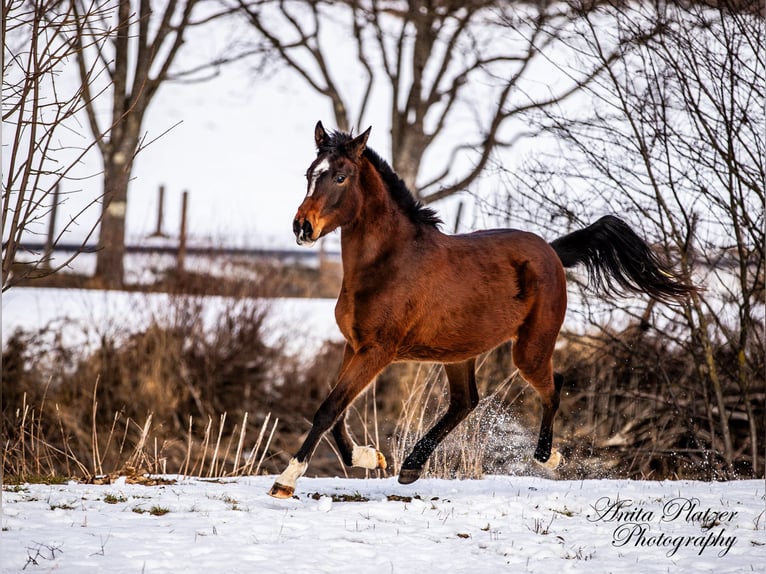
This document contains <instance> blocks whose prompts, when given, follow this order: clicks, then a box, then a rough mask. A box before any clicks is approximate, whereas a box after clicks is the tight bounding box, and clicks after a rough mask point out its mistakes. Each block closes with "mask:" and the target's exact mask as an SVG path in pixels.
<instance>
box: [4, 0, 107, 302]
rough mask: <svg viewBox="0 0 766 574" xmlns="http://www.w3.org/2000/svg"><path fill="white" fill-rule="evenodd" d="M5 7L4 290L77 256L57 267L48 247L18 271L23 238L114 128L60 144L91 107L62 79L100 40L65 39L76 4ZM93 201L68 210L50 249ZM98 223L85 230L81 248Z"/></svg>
mask: <svg viewBox="0 0 766 574" xmlns="http://www.w3.org/2000/svg"><path fill="white" fill-rule="evenodd" d="M2 11H3V18H2V27H3V28H2V35H3V61H2V70H3V115H2V120H3V139H4V140H5V141H4V144H5V145H4V148H3V174H2V184H3V192H2V208H3V212H2V229H3V263H2V265H3V268H2V280H3V290H6V289H8V288H10V287H11V286H13V285H14V284H17V283H18V282H19V281H21V280H24V279H28V278H36V277H41V276H44V275H47V274H50V273H54V272H55V271H57V270H58V269H60V268H62V267H64V266H66V265H68V264H69V263H70V262H71V261H72V259H73V258H74V257H75V256H76V255H77V253H73V254H72V255H71V256H69V257H67V258H65V260H63V261H61V260H58V261H56V263H55V265H54V266H52V265H51V259H50V252H49V250H45V251H43V252H35V253H28V254H25V256H24V259H25V260H26V261H25V262H24V264H23V265H21V264H19V265H16V266H15V268H14V263H15V262H16V260H17V256H18V255H19V247H20V245H21V243H22V242H23V241H24V239H25V237H26V238H27V239H28V237H29V236H30V235H32V236H33V235H34V234H43V233H45V227H44V223H45V220H46V219H47V218H48V217H49V216H50V212H51V211H52V210H55V208H56V207H57V204H58V203H60V202H61V201H63V199H62V198H63V197H65V194H66V193H71V192H72V191H73V190H72V187H73V186H77V185H79V184H78V183H77V181H76V179H77V178H81V177H83V174H82V173H79V172H78V170H77V166H78V163H79V162H80V161H81V160H82V158H83V157H84V156H85V155H86V154H87V153H88V151H89V150H90V149H91V148H92V147H93V146H94V145H96V142H97V141H100V140H101V139H103V138H104V137H105V136H106V135H107V133H108V131H109V128H110V126H109V125H106V126H104V127H103V130H102V131H98V132H95V133H94V134H93V139H90V140H89V143H86V144H85V145H83V146H81V147H80V148H71V149H65V148H64V147H63V146H62V144H61V141H60V140H61V139H62V135H63V134H65V133H66V132H70V131H77V130H78V123H77V116H78V114H79V113H80V112H81V110H82V109H83V107H84V106H85V105H86V102H84V100H83V89H81V88H80V87H78V86H76V85H73V83H72V82H71V81H67V79H63V78H61V76H62V74H63V71H64V69H65V68H66V66H67V64H68V62H69V60H70V59H72V58H74V57H76V55H77V52H78V51H79V50H80V49H82V47H84V46H87V45H88V43H93V42H98V41H99V40H100V39H101V38H100V37H99V36H98V35H94V36H92V37H91V38H89V39H88V40H87V41H84V42H83V44H82V47H81V46H75V45H73V44H72V43H71V42H69V41H68V38H69V37H70V36H71V35H72V34H73V32H74V30H75V28H76V22H75V19H74V11H73V9H72V7H71V6H69V5H67V4H66V3H63V4H62V3H61V2H59V1H56V0H37V1H35V2H29V1H15V2H14V1H9V2H4V3H3V6H2ZM107 13H108V9H106V11H105V10H104V9H102V8H101V7H99V6H96V5H93V6H89V7H88V8H87V9H86V10H84V11H82V12H81V13H80V14H79V18H80V19H81V20H83V21H92V20H99V19H101V18H103V17H105V15H106V14H107ZM100 71H101V62H94V63H93V65H91V66H90V67H88V68H86V69H85V70H83V87H84V88H87V87H89V86H90V85H91V84H92V83H93V81H94V78H95V76H97V75H98V73H99V72H100ZM98 96H99V93H98V92H97V91H93V93H91V94H90V97H91V98H93V99H95V98H97V97H98ZM6 138H7V139H6ZM85 175H91V176H92V175H95V174H85ZM59 187H62V188H66V189H65V190H64V193H62V195H61V196H59V195H58V194H57V193H56V190H57V189H58V188H59ZM96 201H97V200H96V199H93V200H92V201H91V202H90V203H89V204H86V205H85V207H84V208H83V209H82V210H81V211H80V213H79V214H75V215H70V219H69V221H67V222H66V223H65V225H64V226H63V228H62V229H60V230H58V232H57V233H56V234H55V235H51V236H50V237H49V241H48V245H47V247H48V248H51V247H53V245H55V243H57V242H58V241H59V240H60V239H61V238H63V237H64V236H65V235H66V234H67V232H68V231H70V230H71V229H72V228H73V227H74V226H75V225H77V224H78V222H79V220H80V219H83V218H81V217H80V216H81V215H83V214H84V212H85V211H87V210H88V208H91V207H93V206H94V204H95V203H96ZM97 225H98V222H96V223H95V224H93V225H91V227H90V228H89V229H87V230H86V231H85V233H84V239H82V243H83V245H84V244H85V243H86V242H87V241H88V239H89V237H90V236H91V235H92V234H93V233H94V231H95V228H96V226H97ZM52 231H54V233H55V230H52ZM81 236H82V234H81ZM51 239H52V241H50V240H51ZM12 269H13V273H12Z"/></svg>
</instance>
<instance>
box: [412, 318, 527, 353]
mask: <svg viewBox="0 0 766 574" xmlns="http://www.w3.org/2000/svg"><path fill="white" fill-rule="evenodd" d="M509 311H510V312H509ZM525 315H526V312H525V309H522V308H519V309H509V308H508V307H506V308H504V309H502V310H485V312H483V313H478V314H470V313H469V314H468V315H467V316H466V317H462V318H461V317H455V316H450V317H445V318H443V320H441V321H436V322H434V324H430V323H429V324H424V325H415V326H414V328H413V329H412V330H411V331H410V333H408V335H407V336H406V337H405V339H404V341H403V342H402V344H401V345H400V347H399V349H398V352H397V360H400V361H435V362H440V363H451V362H459V361H464V360H467V359H470V358H471V357H475V356H476V355H479V354H481V353H485V352H487V351H490V350H492V349H494V348H495V347H497V346H498V345H500V344H502V343H504V342H506V341H509V340H511V339H513V338H514V337H515V336H516V333H517V331H518V329H519V327H520V326H521V324H522V323H523V319H524V317H525Z"/></svg>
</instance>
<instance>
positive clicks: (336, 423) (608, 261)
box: [269, 122, 693, 498]
mask: <svg viewBox="0 0 766 574" xmlns="http://www.w3.org/2000/svg"><path fill="white" fill-rule="evenodd" d="M370 131H371V128H370V129H368V130H367V131H365V132H364V133H362V134H361V135H359V136H357V137H353V136H352V135H349V134H346V133H342V132H337V131H336V132H330V133H328V132H326V131H325V129H324V127H323V126H322V123H321V122H319V123H317V125H316V127H315V129H314V140H315V143H316V147H317V156H316V159H315V160H314V161H313V162H312V163H311V165H310V166H309V168H308V171H307V172H306V179H307V192H306V196H305V198H304V200H303V202H302V203H301V205H300V207H298V211H297V213H296V215H295V220H294V222H293V232H294V233H295V237H296V240H297V242H298V244H299V245H311V244H313V243H314V242H315V241H317V240H318V239H319V238H320V237H323V236H325V235H327V234H328V233H330V232H331V231H333V230H335V229H338V228H340V232H341V233H340V240H341V258H342V262H343V281H342V286H341V290H340V294H339V295H338V301H337V304H336V306H335V319H336V321H337V324H338V327H339V328H340V331H341V333H342V334H343V337H344V338H345V341H346V343H345V348H344V352H343V361H342V364H341V368H340V372H339V375H338V379H337V383H336V384H335V386H334V388H333V389H332V391H331V392H330V394H329V396H328V397H327V398H326V399H325V401H324V402H323V403H322V404H321V406H320V407H319V409H318V410H317V412H316V414H315V415H314V419H313V424H312V427H311V430H310V431H309V433H308V435H307V436H306V439H305V440H304V442H303V444H302V446H301V447H300V449H299V450H298V452H297V453H296V454H295V456H294V457H293V458H292V459H291V460H290V462H289V464H288V466H287V468H286V469H285V471H284V472H283V473H282V474H280V475H279V476H278V477H277V479H276V481H275V483H274V485H273V487H272V488H271V490H270V491H269V494H270V495H272V496H274V497H277V498H288V497H291V496H293V494H294V492H295V485H296V481H297V480H298V478H300V477H301V476H302V475H303V474H304V473H305V472H306V469H307V467H308V463H309V460H310V458H311V456H312V454H313V453H314V450H315V448H316V446H317V444H318V443H319V441H320V439H321V437H322V436H323V435H324V434H325V433H326V432H327V431H330V430H331V431H332V434H333V437H334V438H335V441H336V442H337V445H338V449H339V452H340V454H341V456H342V458H343V462H344V463H345V464H346V465H348V466H356V467H362V468H367V469H376V468H386V459H385V457H384V456H383V454H382V453H380V452H379V451H378V450H377V449H376V448H374V447H371V446H359V445H357V444H355V443H354V442H353V440H352V439H351V436H350V434H349V431H348V429H347V427H346V410H347V409H348V407H349V406H350V405H351V403H352V402H353V401H354V400H355V399H356V398H357V396H359V395H360V394H361V393H362V391H364V389H365V388H366V387H367V386H368V385H369V384H370V383H371V382H372V381H373V380H374V378H375V377H376V376H377V375H378V373H379V372H380V371H381V370H383V368H384V367H386V366H387V365H388V364H390V363H392V362H397V361H429V362H436V363H442V364H443V365H444V369H445V371H446V374H447V380H448V384H449V392H450V399H449V406H448V408H447V410H446V412H445V413H444V414H443V415H442V417H441V419H440V420H439V421H438V422H437V423H436V424H435V426H434V427H433V428H432V429H430V430H429V431H428V432H427V433H426V435H425V436H423V437H422V438H421V439H420V440H419V442H418V443H417V444H416V445H415V447H414V448H413V450H412V452H411V453H410V454H409V456H407V458H406V459H405V460H404V462H403V464H402V468H401V470H400V473H399V482H400V483H402V484H408V483H411V482H414V481H416V480H417V479H418V478H419V477H420V473H421V472H422V470H423V466H424V465H425V463H426V461H427V460H428V458H429V457H430V456H431V454H432V453H433V451H434V449H435V448H436V447H437V446H438V445H439V443H440V442H441V441H442V440H443V439H444V437H445V436H446V435H447V434H448V433H449V432H450V431H451V430H452V429H453V428H455V426H457V425H458V424H459V423H460V422H461V421H462V420H463V419H464V418H465V417H466V416H467V415H468V414H469V413H470V412H471V410H473V408H474V407H476V405H477V404H478V402H479V395H478V391H477V388H476V379H475V365H476V357H477V356H478V355H479V354H481V353H484V352H487V351H489V350H491V349H493V348H495V347H497V346H498V345H500V344H501V343H504V342H506V341H509V340H510V341H512V342H513V345H512V355H513V361H514V363H515V365H516V367H517V368H518V369H519V373H520V374H521V376H522V377H523V378H524V379H525V380H526V381H527V382H528V383H529V384H530V385H531V386H532V387H533V388H534V389H535V391H537V393H538V394H539V396H540V399H541V401H542V407H543V409H542V422H541V425H540V434H539V438H538V442H537V448H536V449H535V452H534V458H535V459H536V460H537V461H538V462H540V463H546V464H549V465H551V466H555V464H557V461H558V459H559V458H560V457H559V455H558V453H557V452H556V451H555V450H553V451H552V442H553V419H554V416H555V414H556V411H557V409H558V406H559V392H560V390H561V386H562V382H563V381H562V377H561V375H560V374H558V373H554V371H553V364H552V355H553V349H554V345H555V343H556V338H557V337H558V334H559V329H560V328H561V324H562V322H563V320H564V313H565V310H566V304H567V291H566V278H565V275H564V268H565V267H573V266H575V265H578V264H584V265H585V266H586V268H587V270H588V272H589V276H590V277H591V282H592V283H595V285H596V286H597V287H600V288H610V287H614V288H617V289H618V290H620V291H622V290H630V291H634V292H643V293H646V294H648V295H649V296H651V297H653V298H656V299H659V300H663V301H673V300H680V299H682V298H684V297H686V296H687V295H688V294H689V293H690V292H691V291H692V290H693V287H691V286H690V285H687V284H686V283H684V282H683V281H681V280H680V279H679V278H677V277H676V276H674V274H673V273H672V272H671V271H670V270H669V269H668V268H667V267H665V266H664V265H663V264H662V263H661V262H660V261H659V259H658V258H657V257H656V256H655V255H654V253H653V252H652V250H651V249H650V248H649V246H648V245H647V244H646V243H645V242H644V241H643V240H642V239H641V238H640V237H639V236H638V235H636V233H635V232H633V231H632V230H631V228H630V227H629V226H628V225H627V224H625V223H624V222H623V221H621V220H620V219H618V218H616V217H614V216H605V217H603V218H601V219H599V220H598V221H596V222H595V223H594V224H592V225H590V226H589V227H586V228H584V229H581V230H579V231H575V232H573V233H570V234H568V235H565V236H564V237H561V238H559V239H556V240H555V241H553V242H552V243H548V242H546V241H545V240H543V239H542V238H541V237H539V236H537V235H535V234H532V233H528V232H525V231H519V230H515V229H495V230H487V231H478V232H474V233H469V234H465V235H447V234H444V233H442V232H441V231H440V230H439V224H440V223H441V221H440V219H439V218H438V217H437V215H436V213H435V212H434V211H433V210H432V209H430V208H427V207H425V206H423V205H422V204H421V203H420V202H418V201H417V200H416V199H415V198H414V196H413V195H412V194H411V193H410V191H409V190H408V189H407V187H406V186H405V184H404V182H403V181H402V180H401V179H400V178H399V177H398V176H397V175H396V173H394V171H393V170H392V169H391V167H389V165H388V164H387V163H386V162H385V161H384V160H383V159H381V157H380V156H379V155H378V154H376V153H375V152H374V151H373V150H371V149H370V148H368V147H367V139H368V137H369V135H370ZM552 454H553V455H552Z"/></svg>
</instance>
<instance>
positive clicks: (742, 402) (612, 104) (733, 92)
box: [515, 2, 766, 476]
mask: <svg viewBox="0 0 766 574" xmlns="http://www.w3.org/2000/svg"><path fill="white" fill-rule="evenodd" d="M581 24H582V28H581V37H582V38H584V39H586V40H587V45H588V48H589V49H588V51H587V53H588V54H589V58H592V59H595V60H596V62H598V63H602V64H606V57H605V54H607V53H609V51H610V49H611V46H615V45H619V46H622V47H623V52H622V54H621V57H620V58H619V59H617V60H615V61H614V62H612V63H611V64H610V65H608V66H607V67H606V69H607V71H608V73H607V74H605V75H603V76H602V77H600V78H599V80H598V81H597V82H593V83H592V84H591V85H590V86H589V88H588V89H589V91H590V94H591V96H592V99H591V101H590V102H589V103H588V105H585V106H584V107H585V109H589V110H592V112H591V113H588V114H585V115H583V114H582V110H581V109H580V110H569V111H570V112H572V113H571V114H570V115H566V114H563V115H556V116H552V115H551V114H546V115H545V117H544V118H542V119H541V121H542V122H543V123H545V124H548V125H549V124H550V123H551V121H552V122H553V123H554V125H555V130H554V132H555V135H556V137H557V138H558V139H559V141H562V142H565V149H567V150H568V153H566V154H565V157H564V158H563V160H557V159H556V158H552V157H550V156H548V157H545V158H544V159H543V160H542V161H541V162H538V163H537V164H536V165H535V166H533V169H532V171H533V172H534V174H535V175H537V177H536V178H534V179H532V180H531V181H532V182H533V183H531V184H529V183H524V182H523V179H522V178H518V179H516V180H515V183H516V185H515V189H516V190H517V192H518V193H517V194H516V198H515V201H516V204H517V205H518V202H519V201H520V200H519V196H522V195H523V196H524V197H525V198H526V201H527V203H528V204H530V205H536V206H538V208H539V207H540V206H543V207H542V209H543V210H545V211H547V212H548V213H549V214H553V215H561V216H564V217H563V218H561V219H560V221H563V222H567V221H568V222H570V223H574V222H575V221H578V223H579V222H580V221H582V220H589V219H592V218H593V217H594V216H595V215H596V214H595V213H594V211H595V210H607V209H608V210H610V211H619V212H621V213H623V214H625V215H626V217H632V218H634V219H635V220H636V221H637V222H641V223H643V224H644V226H645V228H646V230H647V235H650V236H654V237H657V238H658V248H661V249H663V250H664V252H665V254H666V255H667V256H668V258H669V259H672V260H674V261H680V265H681V268H682V270H683V271H684V272H685V273H687V274H689V275H691V276H693V277H694V279H695V281H696V282H697V283H699V284H700V285H701V286H702V287H703V290H702V291H701V292H700V293H699V294H698V295H695V296H694V297H693V298H692V299H691V300H690V301H689V304H688V305H687V306H686V307H685V308H682V309H676V310H671V309H663V310H660V309H659V308H655V309H652V308H651V307H649V308H644V310H641V309H640V308H639V309H638V310H637V312H636V315H635V317H636V319H637V320H643V321H644V322H646V320H647V318H648V317H650V316H651V315H654V319H653V322H654V324H655V325H659V327H658V328H659V329H662V330H664V331H666V335H667V336H668V337H671V338H672V339H673V340H674V342H675V344H677V345H680V346H682V347H683V348H685V349H686V350H687V356H688V357H690V358H691V359H692V360H693V364H694V366H695V367H694V372H693V373H691V374H690V378H689V379H686V380H668V381H666V382H665V383H663V387H662V388H663V391H662V393H663V394H662V400H660V401H659V403H660V404H663V405H664V407H663V408H665V407H667V408H670V409H674V410H673V412H674V413H675V417H674V421H675V423H677V424H678V425H680V427H681V428H682V429H684V434H685V436H687V437H693V441H694V442H695V443H696V444H699V445H704V448H705V449H709V450H710V451H712V452H714V453H716V454H717V455H718V456H719V460H720V462H721V465H722V470H721V475H724V476H725V475H728V474H729V473H732V472H737V471H739V472H742V471H743V470H744V469H747V470H744V471H745V472H752V473H753V474H758V473H760V472H762V469H761V467H760V462H759V461H761V458H760V457H761V456H762V448H763V442H762V441H763V436H764V427H763V424H764V420H763V417H764V410H763V404H764V398H766V388H764V387H765V385H766V383H765V381H764V375H763V374H764V364H765V361H764V343H765V341H764V329H763V317H764V304H763V298H764V241H765V240H764V211H765V208H766V196H765V195H764V182H765V181H766V139H765V136H764V132H763V126H764V125H765V122H766V117H764V109H763V101H764V96H766V61H765V60H764V53H763V49H762V46H763V45H764V41H766V23H765V21H764V20H763V18H761V17H760V16H757V15H753V14H750V13H747V11H744V12H743V11H740V10H739V9H738V8H737V5H736V4H734V5H733V6H729V5H728V4H726V3H725V2H722V3H719V4H718V6H717V7H716V8H714V9H711V8H704V7H700V6H696V7H695V6H692V7H686V8H681V7H679V6H678V5H675V4H666V3H664V2H659V3H657V4H643V5H641V7H639V8H637V7H635V6H632V7H630V8H628V7H621V5H619V4H618V5H616V6H612V7H606V6H604V7H603V9H602V10H600V11H598V12H592V13H590V14H584V15H583V19H582V20H581ZM648 30H653V31H655V32H653V33H652V34H647V31H648ZM607 31H610V32H607ZM628 36H630V37H644V38H645V41H643V42H638V43H637V42H625V41H624V40H625V37H628ZM585 53H586V52H584V51H583V55H584V54H585ZM527 174H528V175H529V172H527ZM554 190H555V191H554ZM563 190H566V192H563ZM516 211H517V212H518V210H516ZM533 211H538V210H537V209H534V208H533ZM538 213H539V211H538ZM538 221H539V220H538Z"/></svg>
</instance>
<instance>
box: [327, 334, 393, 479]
mask: <svg viewBox="0 0 766 574" xmlns="http://www.w3.org/2000/svg"><path fill="white" fill-rule="evenodd" d="M353 356H354V352H353V350H352V349H351V347H350V346H349V345H346V346H345V348H344V349H343V363H342V364H341V367H340V373H339V375H338V377H339V378H340V377H342V376H343V373H344V372H345V370H346V368H347V367H348V364H349V362H350V361H351V357H353ZM347 414H348V413H347V411H344V412H343V414H342V415H341V416H340V419H338V421H337V422H336V423H335V425H334V426H333V427H332V436H333V438H334V439H335V443H336V444H337V445H338V452H339V453H340V456H341V458H342V459H343V464H345V465H346V466H356V467H359V468H367V469H371V470H373V469H377V468H380V469H383V470H385V468H386V466H387V463H386V457H385V456H383V453H381V452H380V451H379V450H377V449H376V448H374V447H371V446H359V445H357V444H356V443H355V442H354V439H352V438H351V434H350V433H349V432H348V426H347V425H346V415H347Z"/></svg>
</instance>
